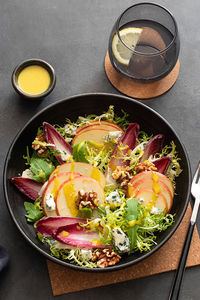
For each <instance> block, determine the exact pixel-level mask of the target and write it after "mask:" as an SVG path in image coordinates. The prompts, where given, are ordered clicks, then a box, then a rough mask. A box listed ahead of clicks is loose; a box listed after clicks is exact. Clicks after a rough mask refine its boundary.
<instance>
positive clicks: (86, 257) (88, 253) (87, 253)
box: [80, 249, 92, 261]
mask: <svg viewBox="0 0 200 300" xmlns="http://www.w3.org/2000/svg"><path fill="white" fill-rule="evenodd" d="M80 254H81V257H82V259H84V260H86V261H88V260H90V259H91V258H92V251H91V250H89V249H82V250H81V253H80Z"/></svg>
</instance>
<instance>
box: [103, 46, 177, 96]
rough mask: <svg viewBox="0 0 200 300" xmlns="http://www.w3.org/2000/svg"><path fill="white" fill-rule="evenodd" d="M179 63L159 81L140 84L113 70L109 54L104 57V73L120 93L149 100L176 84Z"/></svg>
mask: <svg viewBox="0 0 200 300" xmlns="http://www.w3.org/2000/svg"><path fill="white" fill-rule="evenodd" d="M179 69H180V63H179V60H178V61H177V63H176V65H175V67H174V68H173V70H172V71H171V72H170V73H169V74H168V75H167V76H166V77H164V78H162V79H161V80H157V81H154V82H151V83H141V82H139V81H134V80H131V79H129V78H127V77H125V76H124V75H122V74H120V73H119V72H117V71H116V70H115V68H114V67H113V65H112V64H111V61H110V58H109V54H108V52H107V54H106V57H105V71H106V75H107V77H108V79H109V81H110V82H111V84H112V85H113V86H114V87H115V88H116V89H117V90H118V91H120V92H121V93H123V94H125V95H127V96H129V97H132V98H137V99H150V98H155V97H158V96H160V95H162V94H164V93H166V92H167V91H168V90H169V89H170V88H171V87H172V86H173V85H174V83H175V82H176V80H177V78H178V74H179Z"/></svg>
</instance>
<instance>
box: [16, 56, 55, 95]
mask: <svg viewBox="0 0 200 300" xmlns="http://www.w3.org/2000/svg"><path fill="white" fill-rule="evenodd" d="M32 65H38V66H41V67H43V68H45V69H46V70H47V72H48V73H49V75H50V85H49V87H48V89H47V90H46V91H45V92H44V93H42V94H37V95H31V94H28V93H26V92H24V91H23V90H22V89H21V88H20V86H19V84H18V76H19V74H20V72H21V71H22V70H23V69H24V68H26V67H28V66H32ZM55 84H56V75H55V71H54V69H53V67H52V66H51V65H50V64H49V63H47V62H46V61H44V60H42V59H38V58H32V59H28V60H25V61H23V62H22V63H21V64H19V65H18V66H16V68H15V69H14V71H13V73H12V85H13V87H14V89H15V90H16V92H17V93H19V94H20V95H21V96H24V97H26V98H29V99H40V98H43V97H45V96H47V95H48V94H49V93H51V92H52V90H53V89H54V87H55Z"/></svg>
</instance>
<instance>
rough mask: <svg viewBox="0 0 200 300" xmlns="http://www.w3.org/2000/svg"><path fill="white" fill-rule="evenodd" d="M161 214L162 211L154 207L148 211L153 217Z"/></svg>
mask: <svg viewBox="0 0 200 300" xmlns="http://www.w3.org/2000/svg"><path fill="white" fill-rule="evenodd" d="M161 212H162V210H161V209H160V208H158V207H155V206H153V207H152V208H151V210H150V213H151V214H153V215H159V214H160V213H161Z"/></svg>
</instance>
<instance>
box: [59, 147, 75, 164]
mask: <svg viewBox="0 0 200 300" xmlns="http://www.w3.org/2000/svg"><path fill="white" fill-rule="evenodd" d="M59 152H60V157H61V159H62V160H63V161H66V162H69V161H71V160H72V156H71V154H69V153H67V152H66V151H65V150H60V149H59Z"/></svg>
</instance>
